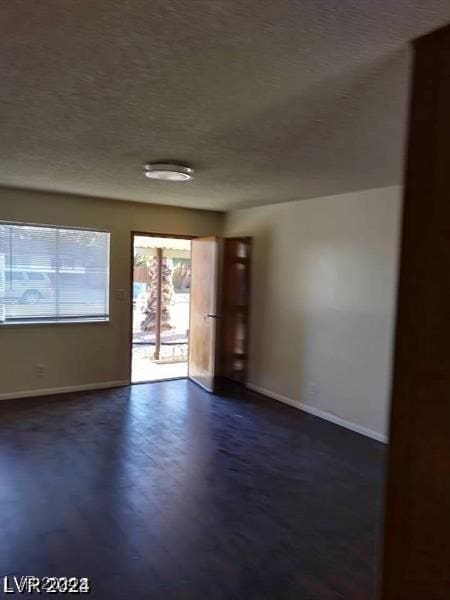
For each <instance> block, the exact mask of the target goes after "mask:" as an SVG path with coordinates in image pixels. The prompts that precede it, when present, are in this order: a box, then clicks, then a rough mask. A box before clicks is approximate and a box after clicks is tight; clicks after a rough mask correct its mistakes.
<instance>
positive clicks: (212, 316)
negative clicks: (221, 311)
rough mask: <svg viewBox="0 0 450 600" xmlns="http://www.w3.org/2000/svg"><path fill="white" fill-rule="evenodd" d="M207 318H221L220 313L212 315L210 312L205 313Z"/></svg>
mask: <svg viewBox="0 0 450 600" xmlns="http://www.w3.org/2000/svg"><path fill="white" fill-rule="evenodd" d="M205 319H220V317H219V315H212V314H211V313H208V314H207V315H205Z"/></svg>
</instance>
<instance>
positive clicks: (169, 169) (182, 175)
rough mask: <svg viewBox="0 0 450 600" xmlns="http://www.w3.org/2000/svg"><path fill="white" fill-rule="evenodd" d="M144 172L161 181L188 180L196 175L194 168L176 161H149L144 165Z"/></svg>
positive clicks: (149, 176) (147, 175)
mask: <svg viewBox="0 0 450 600" xmlns="http://www.w3.org/2000/svg"><path fill="white" fill-rule="evenodd" d="M144 174H145V176H146V177H148V178H149V179H159V180H160V181H188V180H189V179H192V177H193V176H194V169H191V168H190V167H186V166H185V165H177V164H174V163H149V164H147V165H144Z"/></svg>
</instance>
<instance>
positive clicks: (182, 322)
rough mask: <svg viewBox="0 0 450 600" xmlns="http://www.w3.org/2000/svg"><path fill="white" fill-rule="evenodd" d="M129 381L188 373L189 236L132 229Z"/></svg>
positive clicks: (176, 376)
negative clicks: (133, 231)
mask: <svg viewBox="0 0 450 600" xmlns="http://www.w3.org/2000/svg"><path fill="white" fill-rule="evenodd" d="M132 241H133V256H132V341H131V383H144V382H151V381H161V380H167V379H178V378H183V377H187V376H188V356H189V318H190V296H191V240H190V239H188V238H179V237H165V236H164V237H163V236H158V237H157V236H155V235H152V234H142V233H139V234H137V233H135V234H133V240H132Z"/></svg>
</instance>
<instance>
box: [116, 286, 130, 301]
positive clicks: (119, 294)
mask: <svg viewBox="0 0 450 600" xmlns="http://www.w3.org/2000/svg"><path fill="white" fill-rule="evenodd" d="M114 297H115V299H116V300H119V302H123V301H124V300H126V299H127V293H126V291H125V290H123V289H117V290H115V292H114Z"/></svg>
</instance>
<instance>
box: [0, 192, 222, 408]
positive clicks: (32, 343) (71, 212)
mask: <svg viewBox="0 0 450 600" xmlns="http://www.w3.org/2000/svg"><path fill="white" fill-rule="evenodd" d="M0 220H6V221H24V222H31V223H41V224H42V223H43V224H51V225H65V226H69V227H70V226H75V227H87V228H100V229H107V230H109V231H110V232H111V299H110V311H111V321H110V323H98V324H92V323H90V324H76V325H74V324H57V325H20V326H16V325H11V326H0V398H2V397H8V396H11V395H13V394H14V395H17V396H21V395H24V394H26V392H28V391H31V392H32V393H34V392H35V391H36V390H39V389H40V390H45V389H48V388H65V387H71V386H76V387H79V386H94V387H95V385H98V384H103V383H107V382H119V381H120V382H123V381H127V380H128V377H129V372H128V369H129V336H130V304H129V302H130V297H129V295H128V296H127V299H126V300H125V301H124V300H122V301H121V300H117V298H116V297H115V295H114V290H117V289H124V290H126V292H127V294H129V291H130V252H131V231H133V230H134V231H142V232H150V233H169V234H180V235H192V236H201V235H221V233H222V227H223V220H224V215H223V214H222V213H217V212H209V211H200V210H187V209H180V208H171V207H167V206H159V205H147V204H135V203H128V202H118V201H109V200H103V199H95V198H82V197H77V196H63V195H55V194H44V193H35V192H28V191H19V190H7V189H2V190H0ZM37 364H42V365H45V367H46V374H45V377H42V378H38V377H37V376H36V365H37Z"/></svg>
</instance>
